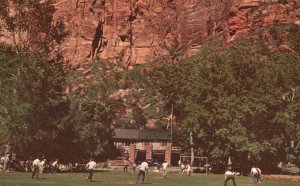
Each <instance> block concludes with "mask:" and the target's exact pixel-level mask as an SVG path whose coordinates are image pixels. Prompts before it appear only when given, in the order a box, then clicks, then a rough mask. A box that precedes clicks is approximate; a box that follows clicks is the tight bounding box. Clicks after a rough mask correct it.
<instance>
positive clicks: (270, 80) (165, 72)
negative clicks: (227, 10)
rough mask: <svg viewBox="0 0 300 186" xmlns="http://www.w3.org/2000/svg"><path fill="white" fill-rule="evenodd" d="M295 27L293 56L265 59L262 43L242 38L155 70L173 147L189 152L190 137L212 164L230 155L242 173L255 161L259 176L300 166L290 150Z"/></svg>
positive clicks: (295, 131) (299, 103) (295, 93)
mask: <svg viewBox="0 0 300 186" xmlns="http://www.w3.org/2000/svg"><path fill="white" fill-rule="evenodd" d="M293 28H294V30H293V31H294V32H293V33H291V36H293V38H291V39H290V40H289V42H290V43H289V44H290V46H291V47H294V48H293V51H294V52H281V51H275V52H272V53H271V52H270V50H269V48H268V46H266V44H265V42H264V41H263V40H261V41H256V40H247V39H242V40H240V41H236V42H234V43H232V44H231V46H230V47H229V48H227V49H220V48H219V49H218V48H217V47H213V46H212V45H210V46H205V47H204V48H202V49H201V51H200V52H199V53H198V54H196V55H194V56H192V57H190V58H188V59H185V60H183V61H181V62H179V63H168V64H164V65H160V66H155V67H154V69H153V71H152V72H153V73H152V74H151V78H152V81H154V82H155V83H156V86H157V90H159V92H160V94H161V95H163V96H164V98H165V99H166V102H168V103H169V105H170V104H173V105H174V114H175V116H176V124H175V126H174V129H175V131H176V132H175V134H174V135H175V137H174V139H176V140H177V144H178V145H181V146H183V147H185V149H187V151H188V150H189V147H190V145H189V144H190V142H189V133H190V131H192V133H193V137H194V148H195V150H196V154H197V155H201V156H208V157H210V159H211V160H215V161H216V160H217V161H219V160H221V161H222V162H226V160H227V159H228V157H229V156H230V157H232V159H233V162H235V163H236V164H240V165H241V166H250V165H247V163H249V164H250V163H253V162H259V163H260V165H262V166H264V168H265V169H268V168H271V167H272V168H274V167H275V166H276V163H278V162H280V161H294V162H298V163H299V149H298V150H295V151H294V149H291V148H290V146H289V144H290V141H292V140H294V141H296V142H300V138H299V136H300V124H299V121H300V94H299V90H300V53H299V52H298V51H299V48H298V44H297V38H299V36H300V32H299V29H295V28H297V27H293ZM277 29H278V27H277ZM275 30H276V28H275ZM273 34H275V31H274V32H273ZM279 42H280V41H279ZM295 51H297V52H295Z"/></svg>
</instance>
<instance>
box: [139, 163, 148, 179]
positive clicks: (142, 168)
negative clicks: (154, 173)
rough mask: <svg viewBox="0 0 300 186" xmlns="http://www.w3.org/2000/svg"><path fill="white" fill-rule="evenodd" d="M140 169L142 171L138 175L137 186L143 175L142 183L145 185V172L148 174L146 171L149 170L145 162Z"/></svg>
mask: <svg viewBox="0 0 300 186" xmlns="http://www.w3.org/2000/svg"><path fill="white" fill-rule="evenodd" d="M139 169H140V171H139V174H138V177H137V181H136V183H137V184H138V183H139V181H140V177H141V175H142V183H144V180H145V172H146V170H148V163H147V162H146V161H143V162H142V163H141V165H140V166H139Z"/></svg>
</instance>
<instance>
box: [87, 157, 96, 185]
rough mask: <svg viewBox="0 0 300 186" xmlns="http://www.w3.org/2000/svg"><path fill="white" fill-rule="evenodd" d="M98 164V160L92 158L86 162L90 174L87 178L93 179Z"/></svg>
mask: <svg viewBox="0 0 300 186" xmlns="http://www.w3.org/2000/svg"><path fill="white" fill-rule="evenodd" d="M96 165H97V164H96V162H95V161H94V160H93V159H92V158H91V159H90V162H88V163H87V164H86V166H85V168H86V169H87V171H88V173H89V176H88V177H87V178H86V180H90V181H93V173H94V170H95V168H96Z"/></svg>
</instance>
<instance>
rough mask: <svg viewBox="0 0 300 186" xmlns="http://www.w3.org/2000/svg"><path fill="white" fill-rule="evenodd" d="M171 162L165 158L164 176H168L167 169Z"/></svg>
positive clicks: (163, 165)
mask: <svg viewBox="0 0 300 186" xmlns="http://www.w3.org/2000/svg"><path fill="white" fill-rule="evenodd" d="M168 166H169V164H168V163H167V161H166V160H165V162H164V163H163V164H162V167H163V178H166V176H167V169H168Z"/></svg>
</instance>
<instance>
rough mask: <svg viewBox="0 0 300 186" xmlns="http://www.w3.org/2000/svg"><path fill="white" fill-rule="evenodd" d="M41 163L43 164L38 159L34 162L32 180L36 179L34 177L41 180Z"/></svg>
mask: <svg viewBox="0 0 300 186" xmlns="http://www.w3.org/2000/svg"><path fill="white" fill-rule="evenodd" d="M40 163H41V162H40V160H39V159H38V158H37V159H35V160H34V161H33V162H32V175H31V178H32V179H34V176H36V178H35V179H39V171H40Z"/></svg>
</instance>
